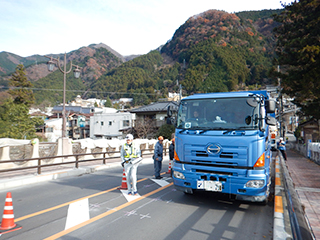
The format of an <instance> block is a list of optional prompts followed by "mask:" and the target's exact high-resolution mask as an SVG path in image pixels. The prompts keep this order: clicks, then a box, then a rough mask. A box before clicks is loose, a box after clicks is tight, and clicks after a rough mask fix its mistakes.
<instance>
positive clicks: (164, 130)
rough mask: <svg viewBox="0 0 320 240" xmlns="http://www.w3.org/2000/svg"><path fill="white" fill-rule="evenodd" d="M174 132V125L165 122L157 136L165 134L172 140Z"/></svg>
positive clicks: (164, 135)
mask: <svg viewBox="0 0 320 240" xmlns="http://www.w3.org/2000/svg"><path fill="white" fill-rule="evenodd" d="M172 133H174V126H173V125H170V124H164V125H162V126H161V127H160V128H159V130H158V132H157V136H163V137H164V138H165V139H169V140H171V137H172Z"/></svg>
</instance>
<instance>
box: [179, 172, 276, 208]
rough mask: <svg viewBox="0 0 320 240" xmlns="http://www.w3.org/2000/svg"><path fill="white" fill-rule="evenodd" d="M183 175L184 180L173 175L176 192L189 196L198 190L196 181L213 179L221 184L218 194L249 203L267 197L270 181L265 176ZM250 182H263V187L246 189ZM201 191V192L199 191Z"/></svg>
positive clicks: (186, 173) (184, 173)
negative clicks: (232, 196) (229, 195)
mask: <svg viewBox="0 0 320 240" xmlns="http://www.w3.org/2000/svg"><path fill="white" fill-rule="evenodd" d="M174 171H175V170H174ZM178 172H179V170H178ZM183 175H184V176H185V179H179V178H176V177H175V176H174V174H173V182H174V185H175V188H176V189H177V190H179V191H183V192H185V193H189V194H192V193H193V192H194V191H195V190H196V191H197V190H198V189H197V181H198V180H203V179H206V180H211V179H214V180H215V181H221V182H222V186H223V188H222V191H221V192H220V193H226V194H232V195H234V196H235V198H236V199H238V200H243V201H250V202H264V201H266V199H267V197H268V196H269V185H270V181H269V179H267V176H266V175H263V174H261V175H258V176H251V177H239V176H237V177H235V176H221V175H213V174H206V176H205V177H204V175H203V174H194V173H188V172H184V171H183ZM250 180H264V185H263V186H262V187H261V188H247V187H246V186H245V185H246V183H247V182H248V181H250ZM201 191H203V190H202V189H201ZM204 191H205V190H204Z"/></svg>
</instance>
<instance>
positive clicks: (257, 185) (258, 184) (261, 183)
mask: <svg viewBox="0 0 320 240" xmlns="http://www.w3.org/2000/svg"><path fill="white" fill-rule="evenodd" d="M263 186H264V180H251V181H248V182H247V183H246V187H247V188H262V187H263Z"/></svg>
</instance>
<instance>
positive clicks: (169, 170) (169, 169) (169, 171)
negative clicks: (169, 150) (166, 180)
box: [167, 160, 172, 174]
mask: <svg viewBox="0 0 320 240" xmlns="http://www.w3.org/2000/svg"><path fill="white" fill-rule="evenodd" d="M171 162H172V160H169V168H168V172H167V173H169V174H171V168H172V167H171Z"/></svg>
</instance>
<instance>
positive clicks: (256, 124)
mask: <svg viewBox="0 0 320 240" xmlns="http://www.w3.org/2000/svg"><path fill="white" fill-rule="evenodd" d="M275 109H276V103H275V101H274V100H272V99H270V96H269V94H268V92H267V91H249V92H226V93H206V94H195V95H192V96H188V97H186V98H183V99H182V100H181V102H180V104H179V108H178V112H177V116H176V119H175V125H176V126H175V127H176V128H175V155H174V164H173V167H172V172H173V182H174V185H175V188H176V189H177V190H181V191H183V192H185V193H189V194H192V193H194V192H195V191H212V192H220V193H227V194H230V195H232V196H234V197H235V199H239V200H244V201H252V202H261V203H264V204H266V203H267V201H268V196H269V193H270V184H271V161H272V157H271V154H272V152H271V143H270V136H269V135H270V132H269V126H274V125H276V120H275V118H274V117H272V116H274V113H275ZM172 118H173V117H172V111H171V110H170V109H168V119H172Z"/></svg>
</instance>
